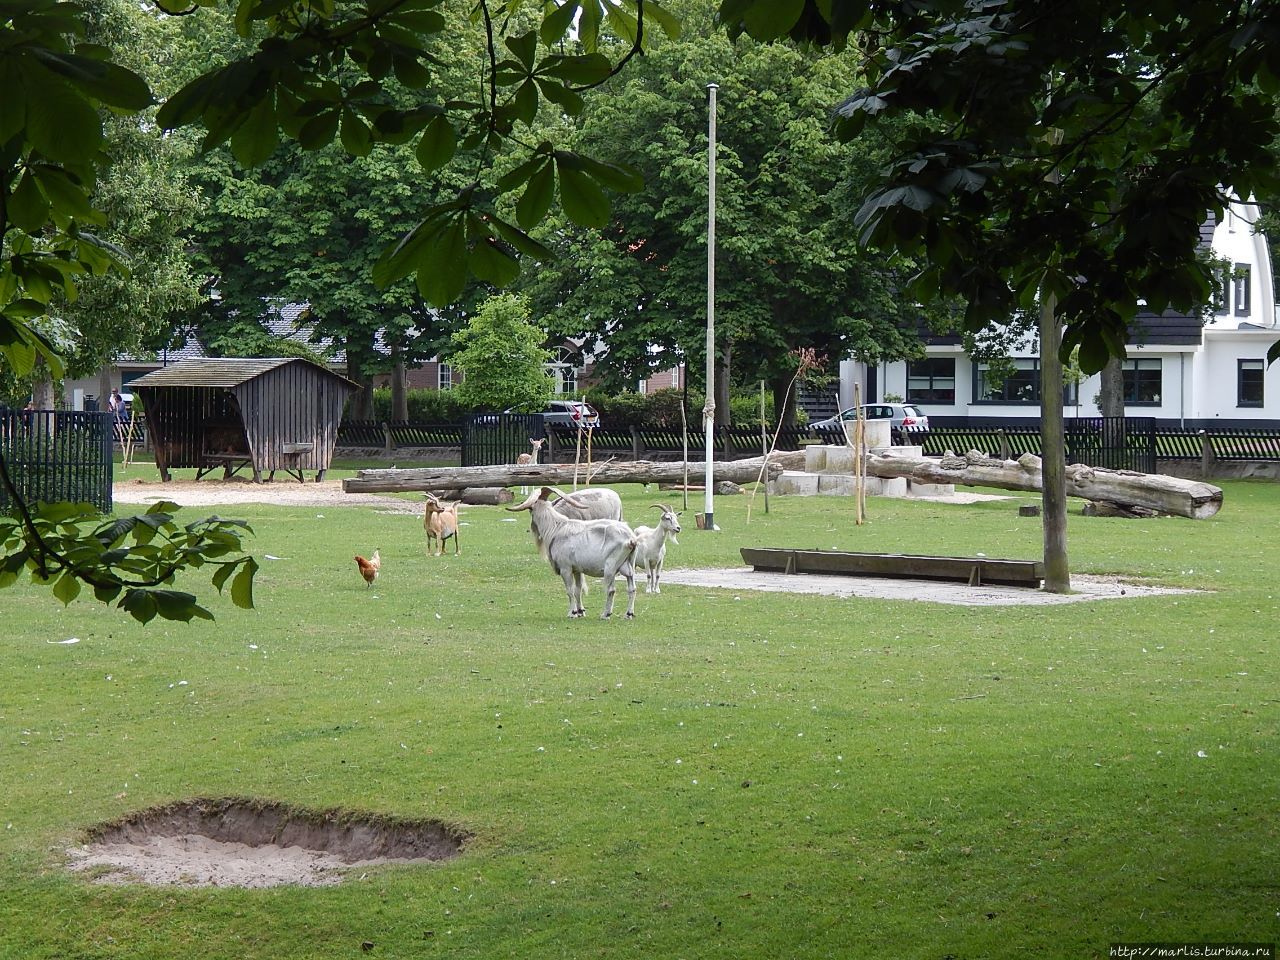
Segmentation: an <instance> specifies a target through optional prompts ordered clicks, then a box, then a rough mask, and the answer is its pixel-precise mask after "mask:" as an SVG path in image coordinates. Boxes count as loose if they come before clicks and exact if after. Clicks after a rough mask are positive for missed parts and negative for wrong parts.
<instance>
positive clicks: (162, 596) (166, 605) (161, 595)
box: [151, 590, 213, 623]
mask: <svg viewBox="0 0 1280 960" xmlns="http://www.w3.org/2000/svg"><path fill="white" fill-rule="evenodd" d="M151 597H152V599H153V600H154V601H155V605H156V613H157V614H158V615H159V616H160V618H161V619H163V620H178V621H181V622H182V623H190V622H191V618H192V617H198V618H199V619H201V620H212V619H213V614H211V613H210V612H209V611H208V610H206V609H204V607H201V606H200V605H199V604H197V603H196V598H195V596H194V595H193V594H190V593H183V592H182V591H180V590H152V591H151Z"/></svg>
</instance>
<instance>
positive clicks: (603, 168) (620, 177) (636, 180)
mask: <svg viewBox="0 0 1280 960" xmlns="http://www.w3.org/2000/svg"><path fill="white" fill-rule="evenodd" d="M575 156H576V157H577V158H578V163H579V165H580V166H581V168H582V169H583V170H585V171H586V172H587V173H588V174H590V175H591V176H592V178H594V179H595V180H596V181H597V182H598V183H600V184H601V185H602V186H606V187H610V188H612V189H614V190H618V191H620V192H622V193H638V192H639V191H641V190H643V189H644V177H643V176H641V174H640V171H639V170H637V169H636V168H635V167H633V166H631V165H630V164H618V163H605V162H604V161H602V160H595V159H593V158H592V157H588V156H584V155H583V154H580V153H579V154H575Z"/></svg>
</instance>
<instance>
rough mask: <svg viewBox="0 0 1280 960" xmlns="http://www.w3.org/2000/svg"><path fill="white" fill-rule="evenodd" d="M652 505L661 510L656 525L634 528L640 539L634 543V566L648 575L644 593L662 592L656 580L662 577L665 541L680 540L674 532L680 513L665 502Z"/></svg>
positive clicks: (676, 531) (675, 531)
mask: <svg viewBox="0 0 1280 960" xmlns="http://www.w3.org/2000/svg"><path fill="white" fill-rule="evenodd" d="M653 507H654V509H655V510H661V511H662V518H661V519H660V520H659V521H658V525H657V526H656V527H646V526H639V527H636V530H635V533H636V537H637V538H638V539H639V541H640V542H639V543H638V544H636V560H635V563H636V568H637V569H643V570H644V571H645V572H646V573H647V574H648V577H649V580H648V583H646V584H645V587H644V592H645V593H661V592H662V587H661V586H660V585H659V583H658V581H659V580H660V579H661V577H662V563H663V561H664V560H666V558H667V541H668V540H670V541H671V542H672V543H674V544H675V545H676V546H679V545H680V541H679V540H677V539H676V534H677V533H679V532H680V515H679V514H677V513H676V512H675V510H673V509H672V508H671V507H669V506H667V505H666V504H665V503H655V504H653Z"/></svg>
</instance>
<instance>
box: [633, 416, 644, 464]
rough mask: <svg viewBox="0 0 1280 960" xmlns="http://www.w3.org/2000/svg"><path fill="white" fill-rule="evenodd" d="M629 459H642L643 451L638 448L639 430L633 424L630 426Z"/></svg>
mask: <svg viewBox="0 0 1280 960" xmlns="http://www.w3.org/2000/svg"><path fill="white" fill-rule="evenodd" d="M631 459H632V460H643V459H644V450H642V449H641V446H640V428H639V427H637V426H636V425H635V424H632V425H631Z"/></svg>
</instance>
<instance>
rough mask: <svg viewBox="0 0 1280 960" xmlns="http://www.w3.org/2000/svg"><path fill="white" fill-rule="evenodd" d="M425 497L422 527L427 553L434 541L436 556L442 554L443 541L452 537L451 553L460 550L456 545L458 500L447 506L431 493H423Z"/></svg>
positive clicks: (456, 552) (455, 554)
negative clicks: (425, 503)
mask: <svg viewBox="0 0 1280 960" xmlns="http://www.w3.org/2000/svg"><path fill="white" fill-rule="evenodd" d="M423 496H425V497H426V498H427V509H426V513H425V514H424V515H423V517H422V529H423V530H425V531H426V532H427V553H431V546H432V542H433V541H434V543H435V547H436V551H435V555H436V556H437V557H440V556H444V542H445V541H446V540H448V539H449V538H450V537H453V555H454V556H455V557H456V556H457V555H458V553H459V552H460V548H459V546H458V543H459V541H458V501H457V500H455V501H453V503H451V504H449V505H448V506H447V507H446V506H445V505H444V504H443V503H441V502H440V501H439V500H438V499H437V498H435V497H433V496H432V495H431V494H429V493H427V494H423Z"/></svg>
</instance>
